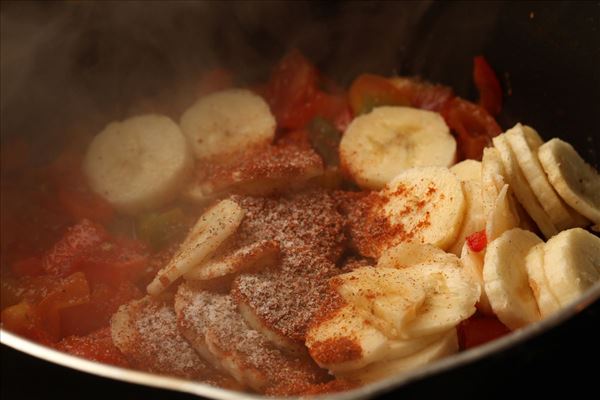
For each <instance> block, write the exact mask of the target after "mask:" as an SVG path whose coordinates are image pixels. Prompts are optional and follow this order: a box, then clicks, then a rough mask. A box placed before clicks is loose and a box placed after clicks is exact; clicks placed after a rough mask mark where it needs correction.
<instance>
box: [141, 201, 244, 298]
mask: <svg viewBox="0 0 600 400" xmlns="http://www.w3.org/2000/svg"><path fill="white" fill-rule="evenodd" d="M242 218H244V210H243V209H242V208H241V207H240V206H239V205H238V204H237V203H235V202H234V201H232V200H222V201H220V202H219V203H217V204H216V205H215V206H213V207H211V208H209V209H208V210H207V211H205V212H204V214H202V216H200V218H199V219H198V222H196V224H195V225H194V226H193V227H192V229H191V230H190V232H189V233H188V236H187V237H186V238H185V240H184V241H183V243H182V244H181V246H180V247H179V250H178V251H177V252H176V253H175V255H174V256H173V258H172V259H171V260H170V261H169V262H168V263H167V265H166V266H165V267H163V268H162V269H161V270H160V271H158V273H157V274H156V277H155V278H154V280H153V281H152V282H150V284H149V285H148V287H147V288H146V290H147V291H148V293H149V294H151V295H154V296H156V295H158V294H160V293H161V292H162V291H163V290H165V289H166V288H167V287H168V286H169V285H171V284H172V283H173V282H175V281H176V280H177V279H179V277H181V276H182V275H183V274H185V273H187V272H189V271H190V270H192V269H193V268H194V267H195V266H197V265H198V264H200V263H202V262H203V261H205V260H206V259H207V258H208V257H210V256H211V255H212V254H213V253H214V252H215V251H216V250H217V249H218V248H219V246H220V245H221V244H222V243H223V242H224V241H225V240H226V239H227V238H229V237H230V236H231V235H233V233H234V232H235V231H236V229H237V228H238V226H239V225H240V223H241V222H242Z"/></svg>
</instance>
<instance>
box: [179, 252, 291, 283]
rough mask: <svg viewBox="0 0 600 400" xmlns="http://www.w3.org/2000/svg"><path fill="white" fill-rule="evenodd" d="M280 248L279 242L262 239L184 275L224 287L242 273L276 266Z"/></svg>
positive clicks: (186, 277) (201, 264) (203, 264)
mask: <svg viewBox="0 0 600 400" xmlns="http://www.w3.org/2000/svg"><path fill="white" fill-rule="evenodd" d="M279 250H280V249H279V242H277V241H275V240H260V241H258V242H255V243H252V244H249V245H247V246H244V247H241V248H239V249H237V250H234V251H232V252H229V253H227V254H224V255H221V256H219V257H213V258H211V259H209V260H207V261H205V262H202V263H200V264H199V265H197V266H195V267H193V268H192V269H191V270H189V271H188V272H186V273H185V274H183V277H184V278H185V279H187V280H195V281H203V282H204V283H205V284H206V285H207V286H209V287H213V288H214V287H215V286H219V287H222V286H224V285H226V284H228V283H231V281H232V280H233V279H234V278H235V277H236V276H237V275H238V274H240V273H243V272H256V271H258V270H260V269H263V268H268V267H271V266H274V265H275V264H276V263H277V261H278V258H279Z"/></svg>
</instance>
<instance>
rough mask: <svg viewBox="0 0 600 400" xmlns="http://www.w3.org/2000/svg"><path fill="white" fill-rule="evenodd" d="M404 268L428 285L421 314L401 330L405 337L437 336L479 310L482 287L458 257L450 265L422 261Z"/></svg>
mask: <svg viewBox="0 0 600 400" xmlns="http://www.w3.org/2000/svg"><path fill="white" fill-rule="evenodd" d="M402 271H404V272H406V273H407V274H408V275H409V277H410V278H408V279H413V280H415V281H417V282H422V284H423V285H426V287H427V297H426V298H425V301H424V302H423V305H422V306H421V308H420V309H419V311H418V313H417V316H416V317H415V318H414V319H413V320H412V321H410V322H409V323H408V324H407V325H406V326H405V327H404V328H403V329H402V331H401V332H400V337H402V338H405V339H412V338H418V337H422V336H428V335H434V334H438V333H440V332H444V331H447V330H448V329H451V328H453V327H454V326H456V325H457V324H458V323H459V322H461V321H463V320H465V319H467V318H469V317H470V316H471V315H473V314H474V313H475V304H476V303H477V301H478V300H479V298H480V295H481V288H480V286H479V285H478V284H477V283H476V282H474V281H473V280H472V279H471V277H470V276H469V275H468V274H467V273H466V272H465V271H464V269H463V268H462V266H461V265H460V262H459V261H458V258H457V263H456V265H455V266H452V265H449V264H421V265H415V266H412V267H409V268H405V269H403V270H402Z"/></svg>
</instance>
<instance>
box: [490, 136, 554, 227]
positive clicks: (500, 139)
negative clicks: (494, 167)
mask: <svg viewBox="0 0 600 400" xmlns="http://www.w3.org/2000/svg"><path fill="white" fill-rule="evenodd" d="M492 140H493V142H494V146H495V147H496V149H498V152H499V153H500V157H501V159H502V164H503V165H504V169H505V171H506V177H507V178H508V183H509V184H510V187H511V188H512V190H514V192H515V195H516V197H517V199H518V200H519V202H520V203H521V204H522V205H523V207H524V208H525V210H526V211H527V213H529V215H530V216H531V218H533V220H534V221H535V223H536V224H537V226H538V227H539V228H540V230H541V231H542V234H543V235H544V236H545V237H546V238H550V237H552V236H554V235H556V234H557V233H558V230H557V229H556V227H555V226H554V224H553V223H552V220H551V219H550V216H549V215H548V213H546V211H545V210H544V208H543V207H542V205H541V204H540V202H539V201H538V199H537V197H536V196H535V194H534V193H533V191H532V190H531V188H530V187H529V183H528V182H527V179H526V178H525V177H524V176H523V172H521V168H520V167H519V164H518V163H517V160H516V158H515V156H514V154H513V151H512V149H511V147H510V145H509V144H508V140H507V138H506V134H505V133H503V134H501V135H499V136H496V137H495V138H494V139H492Z"/></svg>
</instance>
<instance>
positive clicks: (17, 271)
mask: <svg viewBox="0 0 600 400" xmlns="http://www.w3.org/2000/svg"><path fill="white" fill-rule="evenodd" d="M10 269H11V271H12V273H13V274H14V275H15V276H16V277H18V278H21V277H24V276H39V275H42V274H43V273H44V268H43V266H42V260H41V258H40V257H28V258H25V259H22V260H19V261H17V262H15V263H13V264H12V265H11V267H10Z"/></svg>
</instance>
